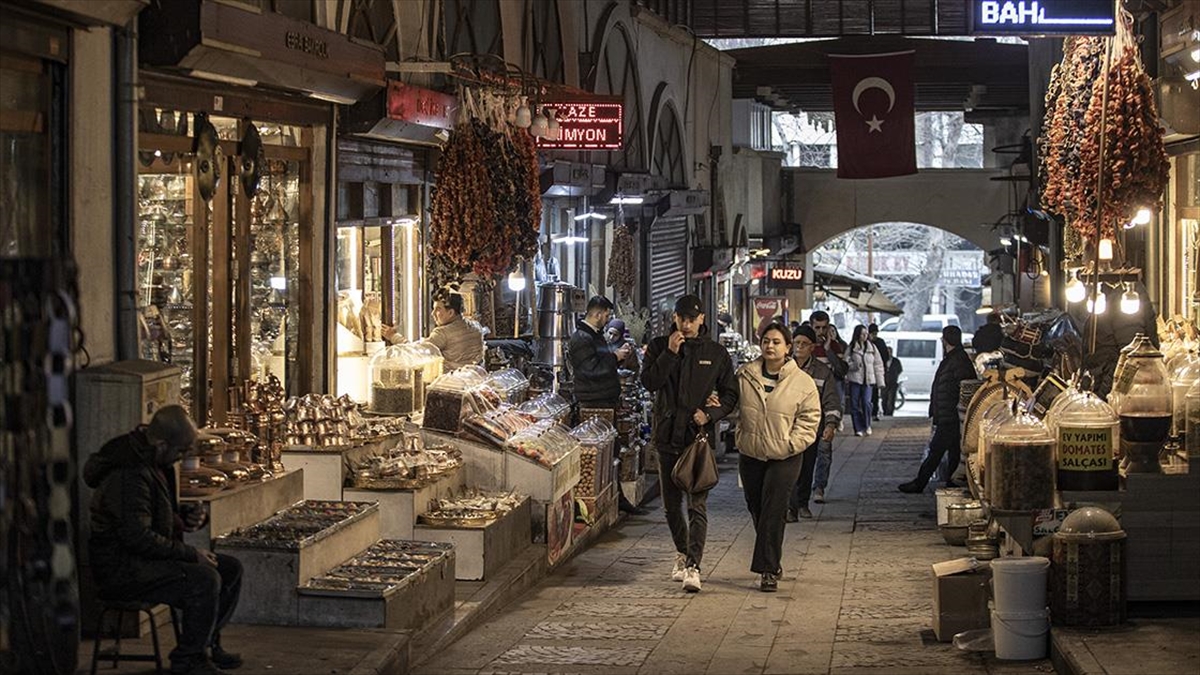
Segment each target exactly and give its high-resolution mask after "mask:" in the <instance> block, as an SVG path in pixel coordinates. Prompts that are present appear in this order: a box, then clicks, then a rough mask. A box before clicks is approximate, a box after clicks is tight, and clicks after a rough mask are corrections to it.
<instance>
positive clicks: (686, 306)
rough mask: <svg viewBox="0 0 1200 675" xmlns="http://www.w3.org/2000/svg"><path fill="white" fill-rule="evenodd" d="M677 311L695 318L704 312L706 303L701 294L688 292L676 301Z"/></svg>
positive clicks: (681, 314) (680, 314)
mask: <svg viewBox="0 0 1200 675" xmlns="http://www.w3.org/2000/svg"><path fill="white" fill-rule="evenodd" d="M675 313H676V314H678V315H679V316H684V317H687V318H689V319H694V318H696V317H698V316H700V315H701V314H703V313H704V304H703V303H702V302H700V298H699V296H695V295H692V294H691V293H688V294H687V295H683V296H680V297H679V299H678V300H676V301H675Z"/></svg>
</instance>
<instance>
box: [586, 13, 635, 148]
mask: <svg viewBox="0 0 1200 675" xmlns="http://www.w3.org/2000/svg"><path fill="white" fill-rule="evenodd" d="M593 91H595V92H596V93H597V94H609V95H616V96H623V97H624V99H625V148H624V150H622V151H620V152H609V153H607V161H606V162H605V164H607V165H608V166H609V167H611V168H613V169H615V170H617V171H620V170H632V171H640V170H645V168H646V157H645V147H644V146H643V141H642V137H643V129H642V119H643V117H642V98H641V94H640V90H639V89H638V73H637V60H636V58H635V56H634V52H633V48H632V47H631V46H630V44H629V36H628V35H626V33H625V29H624V28H621V27H618V28H616V29H615V30H614V31H613V32H612V34H611V35H609V36H608V39H607V40H606V41H605V43H604V53H603V54H601V55H600V61H599V63H598V64H597V71H596V79H595V86H594V87H593Z"/></svg>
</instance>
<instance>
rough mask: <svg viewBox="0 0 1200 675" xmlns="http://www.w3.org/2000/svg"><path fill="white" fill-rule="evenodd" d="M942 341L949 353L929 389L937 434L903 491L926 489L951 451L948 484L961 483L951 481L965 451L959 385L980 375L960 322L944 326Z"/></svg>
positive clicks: (947, 473) (903, 485)
mask: <svg viewBox="0 0 1200 675" xmlns="http://www.w3.org/2000/svg"><path fill="white" fill-rule="evenodd" d="M942 345H943V347H945V354H946V355H945V356H944V357H943V358H942V362H941V363H940V364H938V369H937V373H935V374H934V376H933V387H932V389H931V390H930V392H929V416H930V417H931V418H932V419H933V436H932V437H931V438H930V439H929V455H928V456H927V457H926V458H925V461H923V462H921V468H920V469H918V470H917V477H916V478H914V479H913V480H910V481H908V482H907V483H901V484H900V485H899V486H898V489H899V490H900V491H901V492H907V493H917V492H923V491H924V490H925V486H926V485H928V484H929V479H930V478H933V474H934V472H935V471H937V468H938V464H941V462H942V457H943V456H945V455H946V454H947V453H949V459H948V460H947V468H946V476H945V478H946V487H957V486H955V485H954V483H953V482H951V477H952V476H953V475H954V470H955V469H957V468H958V460H959V455H960V453H961V452H962V450H961V448H960V447H959V443H960V442H961V440H962V435H961V432H960V429H959V420H958V394H959V385H960V384H961V383H962V381H963V380H973V379H975V378H976V377H977V373H976V372H975V366H974V365H972V364H971V357H970V356H967V352H966V350H965V349H963V346H962V329H961V328H959V327H958V326H946V327H945V328H943V329H942Z"/></svg>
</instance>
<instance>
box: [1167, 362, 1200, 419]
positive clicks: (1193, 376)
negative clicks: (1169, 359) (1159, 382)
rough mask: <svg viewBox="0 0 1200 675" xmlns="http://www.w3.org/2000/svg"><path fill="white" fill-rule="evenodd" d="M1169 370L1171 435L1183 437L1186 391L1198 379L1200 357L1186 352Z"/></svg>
mask: <svg viewBox="0 0 1200 675" xmlns="http://www.w3.org/2000/svg"><path fill="white" fill-rule="evenodd" d="M1177 363H1178V364H1179V365H1178V366H1177V367H1176V368H1175V369H1173V370H1171V371H1170V373H1171V411H1172V415H1171V436H1173V437H1175V438H1178V439H1181V440H1182V439H1183V435H1184V433H1186V430H1187V393H1188V391H1189V390H1190V389H1191V388H1192V385H1193V384H1196V381H1197V380H1200V358H1197V357H1196V353H1195V352H1187V358H1185V359H1181V360H1179V361H1177Z"/></svg>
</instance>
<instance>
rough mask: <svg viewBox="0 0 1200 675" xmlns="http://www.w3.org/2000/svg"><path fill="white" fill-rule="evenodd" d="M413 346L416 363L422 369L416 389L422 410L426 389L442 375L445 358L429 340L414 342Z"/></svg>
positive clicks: (418, 407)
mask: <svg viewBox="0 0 1200 675" xmlns="http://www.w3.org/2000/svg"><path fill="white" fill-rule="evenodd" d="M411 346H412V352H411V353H412V356H413V361H414V365H415V366H416V367H419V368H420V369H421V377H420V378H419V379H418V380H417V382H416V388H415V389H414V391H415V393H416V406H417V410H421V409H422V408H424V407H425V389H426V388H427V387H428V386H429V385H430V384H432V383H433V381H434V380H436V379H438V378H439V377H441V376H442V367H443V366H442V364H443V363H444V362H445V359H443V357H442V350H440V349H438V348H437V345H435V344H433V343H432V342H430V341H428V340H420V341H418V342H414V343H412V345H411Z"/></svg>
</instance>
